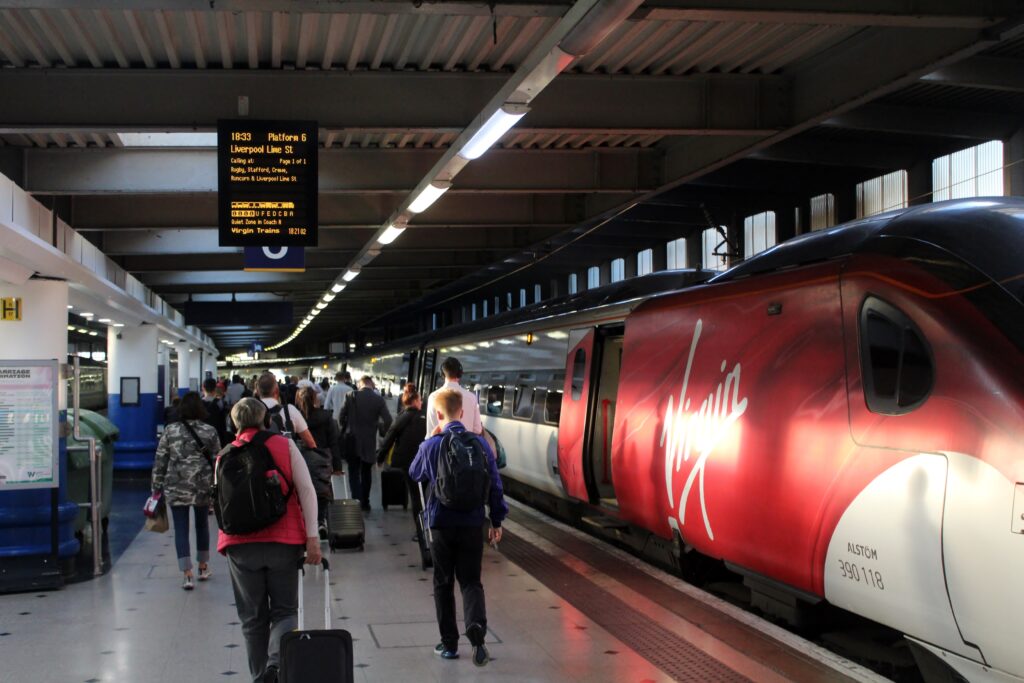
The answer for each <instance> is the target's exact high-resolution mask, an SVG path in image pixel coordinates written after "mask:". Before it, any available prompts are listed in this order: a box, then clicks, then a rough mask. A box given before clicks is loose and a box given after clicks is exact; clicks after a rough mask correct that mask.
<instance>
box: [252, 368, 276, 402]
mask: <svg viewBox="0 0 1024 683" xmlns="http://www.w3.org/2000/svg"><path fill="white" fill-rule="evenodd" d="M276 386H277V378H276V377H274V373H272V372H264V373H263V374H262V375H260V377H259V379H257V380H256V393H257V394H259V396H260V398H270V397H271V396H273V395H274V387H276Z"/></svg>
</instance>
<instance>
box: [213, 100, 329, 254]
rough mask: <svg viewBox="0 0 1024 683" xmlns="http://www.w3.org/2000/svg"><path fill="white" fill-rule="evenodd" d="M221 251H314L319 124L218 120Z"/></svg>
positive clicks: (218, 195)
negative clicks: (281, 248) (234, 248)
mask: <svg viewBox="0 0 1024 683" xmlns="http://www.w3.org/2000/svg"><path fill="white" fill-rule="evenodd" d="M217 210H218V215H219V221H218V225H219V228H220V229H219V233H220V246H222V247H315V246H316V244H317V124H316V122H315V121H251V120H249V119H230V120H228V119H223V120H221V121H218V122H217Z"/></svg>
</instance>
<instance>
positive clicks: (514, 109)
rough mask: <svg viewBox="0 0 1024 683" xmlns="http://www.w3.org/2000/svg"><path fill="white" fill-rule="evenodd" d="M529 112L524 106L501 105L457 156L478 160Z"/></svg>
mask: <svg viewBox="0 0 1024 683" xmlns="http://www.w3.org/2000/svg"><path fill="white" fill-rule="evenodd" d="M529 111H530V108H529V107H527V106H526V105H525V104H503V105H502V106H501V108H500V109H498V111H496V112H494V113H493V114H491V118H489V119H487V122H486V123H484V125H482V126H480V130H478V131H477V132H476V134H475V135H473V137H471V138H470V139H469V142H467V143H466V146H465V147H463V148H462V149H461V150H459V156H460V157H462V158H463V159H479V158H480V157H481V156H483V154H484V152H486V151H487V150H489V149H490V148H491V146H492V145H493V144H494V143H495V142H497V141H498V140H500V139H501V137H502V136H503V135H504V134H505V133H507V132H508V131H509V129H511V128H512V126H514V125H516V124H517V123H519V119H521V118H523V117H524V116H526V114H527V112H529Z"/></svg>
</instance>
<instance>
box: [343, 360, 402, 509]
mask: <svg viewBox="0 0 1024 683" xmlns="http://www.w3.org/2000/svg"><path fill="white" fill-rule="evenodd" d="M339 420H340V422H341V425H342V434H348V435H349V436H350V438H349V439H348V442H347V445H346V447H345V450H346V451H347V452H346V453H345V454H344V455H345V460H346V461H347V462H348V478H349V483H350V484H351V486H352V495H353V497H355V498H358V499H359V502H360V504H361V505H362V508H363V510H367V511H368V510H369V509H370V489H371V488H372V487H373V464H374V463H375V462H376V461H377V434H378V433H379V434H380V435H381V436H384V434H385V433H386V432H387V430H388V427H390V426H391V413H390V412H389V411H388V406H387V404H386V403H385V402H384V399H383V398H381V397H380V394H378V393H377V392H376V391H374V388H373V379H372V378H371V377H370V376H369V375H364V376H363V377H362V378H360V380H359V390H358V391H353V392H349V393H348V395H346V396H345V403H344V405H342V407H341V415H340V417H339Z"/></svg>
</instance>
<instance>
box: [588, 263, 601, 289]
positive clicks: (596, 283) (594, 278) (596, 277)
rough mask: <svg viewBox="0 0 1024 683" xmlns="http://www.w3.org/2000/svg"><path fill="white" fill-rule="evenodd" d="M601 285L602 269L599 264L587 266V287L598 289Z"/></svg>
mask: <svg viewBox="0 0 1024 683" xmlns="http://www.w3.org/2000/svg"><path fill="white" fill-rule="evenodd" d="M600 286H601V269H600V268H599V267H598V266H591V267H590V268H587V289H596V288H598V287H600Z"/></svg>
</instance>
